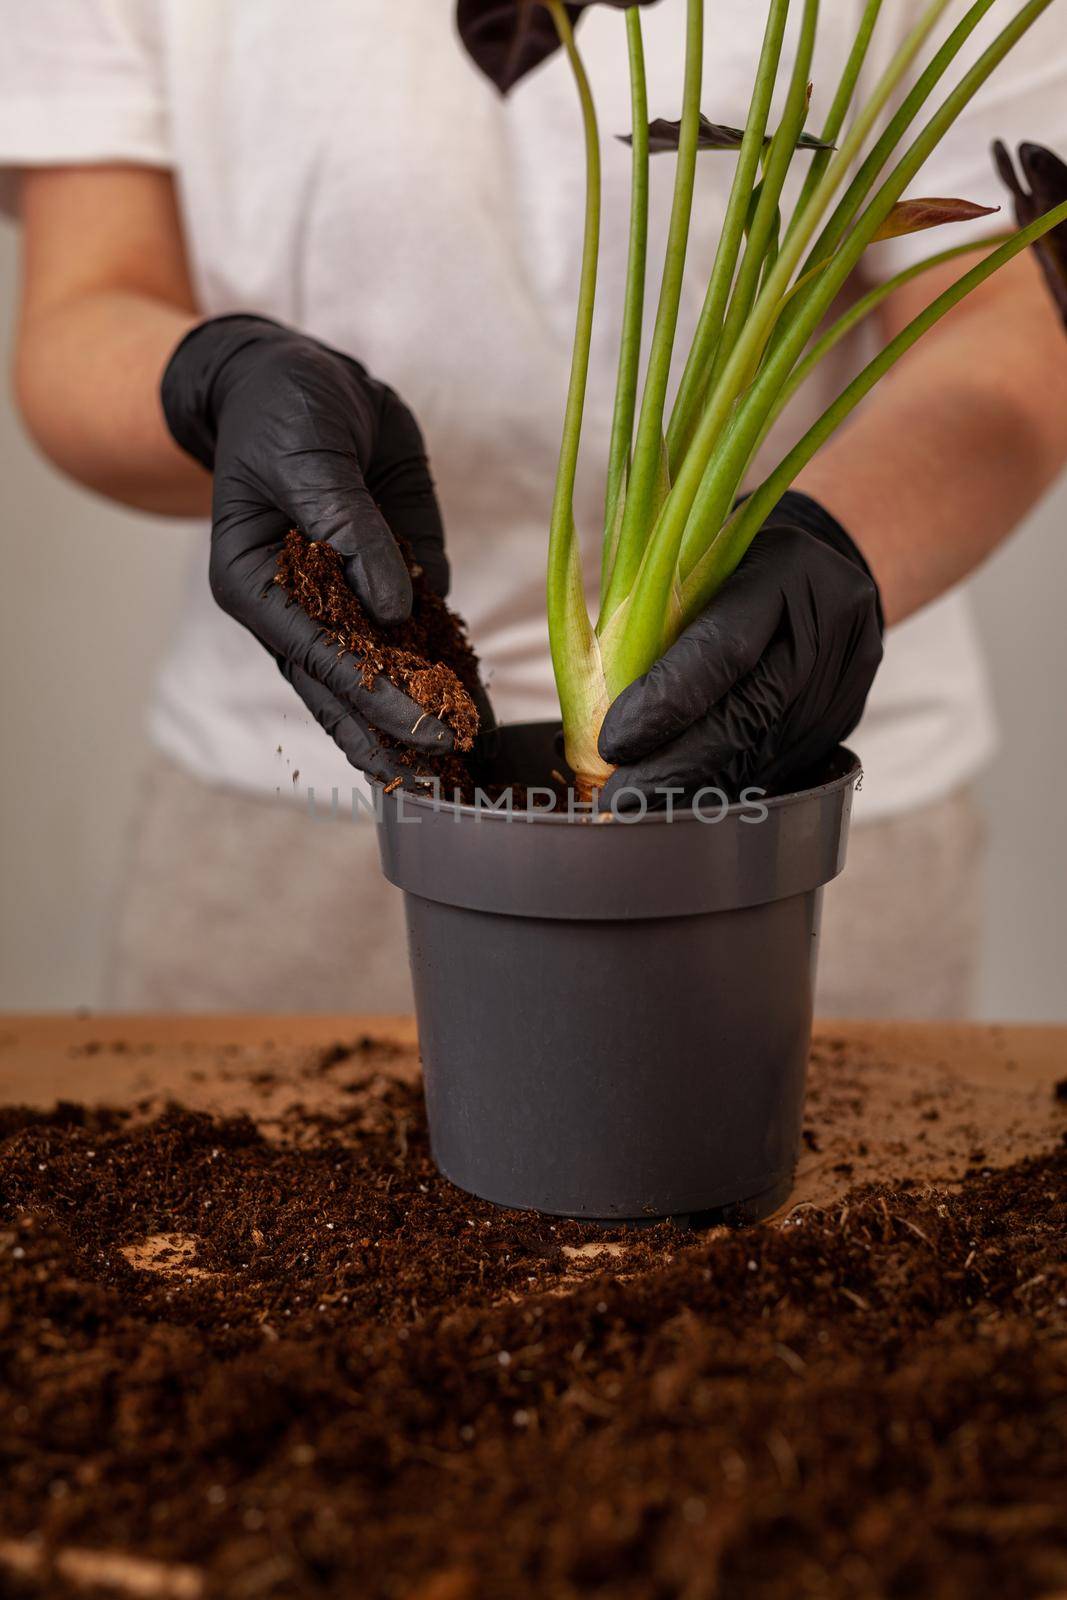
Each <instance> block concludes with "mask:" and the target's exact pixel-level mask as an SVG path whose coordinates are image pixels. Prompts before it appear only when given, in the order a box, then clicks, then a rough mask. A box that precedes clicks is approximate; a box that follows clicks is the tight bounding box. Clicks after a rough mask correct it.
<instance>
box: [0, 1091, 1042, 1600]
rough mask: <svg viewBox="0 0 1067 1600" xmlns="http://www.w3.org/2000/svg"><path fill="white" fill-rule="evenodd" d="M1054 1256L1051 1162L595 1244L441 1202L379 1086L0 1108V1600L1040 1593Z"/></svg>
mask: <svg viewBox="0 0 1067 1600" xmlns="http://www.w3.org/2000/svg"><path fill="white" fill-rule="evenodd" d="M620 1239H624V1240H625V1244H624V1245H621V1244H619V1243H618V1242H617V1241H618V1240H620ZM613 1241H616V1242H613ZM1065 1242H1067V1150H1061V1151H1060V1152H1059V1153H1057V1154H1051V1155H1048V1156H1045V1157H1042V1158H1040V1159H1035V1160H1030V1161H1026V1162H1023V1163H1020V1164H1018V1165H1016V1166H1014V1167H1010V1168H1007V1169H1004V1170H1001V1171H992V1172H991V1171H989V1170H988V1169H986V1170H983V1171H980V1172H975V1171H972V1172H971V1173H970V1174H969V1175H968V1176H967V1177H966V1178H965V1179H964V1181H963V1182H962V1183H959V1184H956V1185H953V1186H951V1187H948V1188H944V1189H940V1190H937V1189H934V1190H921V1189H917V1188H914V1187H907V1186H905V1187H887V1188H871V1189H864V1190H856V1191H854V1192H853V1194H852V1195H851V1196H849V1198H848V1200H847V1201H846V1202H845V1203H843V1204H840V1205H835V1206H833V1207H832V1208H829V1209H823V1210H816V1209H814V1208H810V1207H805V1208H801V1209H799V1210H798V1211H797V1212H796V1213H795V1214H794V1215H793V1216H792V1217H791V1218H789V1219H788V1220H787V1221H786V1222H785V1223H782V1224H780V1225H763V1226H761V1227H759V1228H754V1229H751V1230H749V1231H747V1232H744V1233H740V1234H729V1233H727V1232H725V1231H724V1230H719V1231H717V1232H715V1233H713V1234H710V1235H708V1236H705V1237H699V1236H697V1237H694V1236H693V1235H689V1234H683V1233H680V1232H677V1231H675V1230H673V1229H672V1228H671V1227H670V1226H669V1225H661V1226H658V1227H656V1228H650V1229H648V1230H646V1231H645V1232H643V1233H640V1234H638V1235H636V1236H635V1235H618V1234H617V1235H610V1234H609V1235H607V1236H605V1235H603V1234H600V1233H598V1232H596V1231H595V1230H591V1229H588V1228H584V1227H581V1226H579V1225H578V1224H576V1223H569V1222H563V1221H559V1220H554V1219H552V1218H546V1217H539V1216H534V1215H524V1214H516V1213H514V1212H508V1211H502V1210H498V1209H497V1208H495V1207H494V1206H491V1205H488V1204H484V1203H482V1202H481V1201H478V1200H475V1199H473V1198H471V1197H470V1196H467V1195H464V1194H461V1193H460V1192H459V1191H458V1190H457V1189H454V1188H452V1187H451V1186H450V1185H449V1184H448V1183H447V1182H446V1181H445V1180H444V1179H442V1178H441V1177H440V1176H439V1175H438V1174H437V1172H436V1171H435V1169H434V1166H433V1163H432V1161H431V1158H430V1153H429V1148H428V1143H427V1136H426V1127H425V1122H424V1118H423V1112H422V1105H421V1097H420V1095H419V1092H418V1090H417V1088H415V1087H412V1086H411V1085H408V1084H404V1083H400V1082H398V1081H396V1080H393V1079H391V1078H389V1077H387V1076H378V1077H375V1078H371V1079H370V1080H369V1081H368V1082H365V1083H363V1084H361V1085H359V1086H358V1087H357V1088H355V1089H354V1091H353V1097H352V1102H351V1110H350V1111H349V1112H347V1113H345V1114H344V1115H342V1116H339V1117H326V1116H324V1115H318V1116H310V1115H307V1114H306V1113H301V1111H300V1108H297V1109H296V1110H295V1111H294V1112H293V1113H291V1114H290V1120H289V1122H288V1124H287V1126H286V1127H285V1129H284V1131H283V1133H282V1136H281V1137H280V1138H279V1139H276V1140H268V1139H267V1138H266V1137H265V1136H264V1135H263V1134H262V1133H261V1132H259V1131H258V1130H257V1129H256V1128H255V1126H254V1125H253V1124H252V1123H251V1122H250V1121H248V1120H243V1119H238V1120H227V1121H220V1120H216V1119H212V1118H210V1117H208V1116H204V1115H200V1114H193V1113H189V1112H185V1111H181V1110H179V1109H172V1110H171V1111H169V1112H168V1113H167V1114H166V1115H164V1116H163V1117H162V1118H161V1119H159V1120H157V1121H155V1122H152V1123H148V1124H145V1123H137V1122H135V1121H132V1120H128V1119H125V1118H124V1117H123V1116H122V1115H121V1114H117V1113H113V1114H111V1115H107V1114H101V1113H96V1112H87V1111H85V1110H84V1109H80V1108H77V1107H61V1108H60V1109H59V1111H58V1112H53V1113H35V1112H32V1111H30V1112H23V1113H7V1114H5V1116H4V1117H3V1118H0V1479H2V1481H3V1483H4V1495H3V1501H4V1503H3V1507H2V1510H0V1591H2V1592H4V1593H21V1594H26V1595H44V1594H47V1595H49V1596H64V1595H68V1596H69V1595H76V1594H84V1593H86V1592H87V1590H89V1589H91V1592H93V1593H97V1592H102V1593H106V1594H111V1595H122V1594H134V1593H136V1594H139V1595H171V1596H179V1595H180V1596H183V1597H185V1600H200V1597H203V1600H211V1597H212V1596H215V1595H218V1596H226V1597H227V1600H234V1597H242V1596H243V1597H259V1596H265V1597H288V1596H293V1597H296V1596H306V1595H312V1594H314V1595H318V1596H323V1597H329V1596H338V1597H341V1596H344V1597H346V1600H347V1597H350V1596H352V1595H356V1594H358V1595H359V1596H360V1597H361V1600H505V1597H506V1600H578V1597H581V1596H589V1597H593V1596H597V1597H607V1596H610V1597H611V1600H649V1597H651V1596H656V1597H660V1600H735V1597H742V1596H743V1597H753V1596H758V1597H766V1600H805V1597H812V1600H814V1597H819V1600H827V1597H829V1600H836V1597H842V1600H844V1597H849V1600H852V1597H855V1600H861V1597H867V1596H871V1595H882V1596H900V1597H905V1596H913V1595H916V1596H917V1595H921V1596H923V1597H924V1600H973V1597H975V1596H981V1595H991V1596H992V1595H996V1596H997V1597H998V1600H1014V1597H1020V1600H1021V1597H1023V1596H1027V1597H1031V1596H1038V1595H1048V1596H1051V1595H1053V1594H1061V1593H1064V1592H1067V1475H1065V1474H1064V1470H1063V1466H1064V1459H1065V1453H1067V1251H1065V1248H1064V1246H1065ZM605 1244H606V1245H607V1246H608V1248H609V1249H610V1250H612V1251H614V1252H615V1253H614V1254H597V1253H596V1249H597V1248H600V1247H603V1246H604V1245H605ZM104 1573H106V1574H108V1575H109V1579H108V1581H107V1582H103V1581H102V1580H101V1575H102V1574H104ZM94 1574H95V1579H94Z"/></svg>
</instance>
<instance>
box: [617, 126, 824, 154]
mask: <svg viewBox="0 0 1067 1600" xmlns="http://www.w3.org/2000/svg"><path fill="white" fill-rule="evenodd" d="M681 129H682V124H681V123H680V122H668V121H667V119H666V118H665V117H657V118H656V120H655V121H654V122H650V123H649V125H648V148H649V151H650V153H651V154H652V155H658V154H659V153H660V152H662V151H664V150H677V148H678V139H679V136H680V134H681ZM744 137H745V130H744V129H743V128H728V127H727V126H726V124H725V123H723V122H709V121H708V119H707V117H705V116H701V118H700V136H699V138H698V140H697V148H698V149H699V150H740V148H741V141H742V139H743V138H744ZM618 138H619V139H620V140H621V142H622V143H623V144H632V143H633V136H632V135H631V134H629V133H620V134H619V135H618ZM770 142H771V135H770V134H768V135H767V137H766V138H765V139H764V141H763V143H764V144H765V145H768V144H770ZM835 148H836V147H835V146H834V145H832V144H827V143H826V141H825V140H824V139H816V137H815V135H814V134H813V133H802V134H801V135H800V137H799V139H798V140H797V149H798V150H833V149H835Z"/></svg>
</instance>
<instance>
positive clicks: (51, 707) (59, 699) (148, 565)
mask: <svg viewBox="0 0 1067 1600" xmlns="http://www.w3.org/2000/svg"><path fill="white" fill-rule="evenodd" d="M15 272H16V252H15V241H14V235H13V232H12V230H11V228H10V227H8V226H7V225H2V226H0V361H2V363H3V368H4V372H5V373H6V372H7V371H8V370H9V366H10V360H9V348H10V334H11V321H12V309H13V303H14V286H15ZM7 387H8V386H7V384H6V382H5V384H4V389H3V393H2V397H0V508H2V513H3V532H2V541H3V543H2V548H3V581H2V582H0V762H2V772H3V784H2V788H0V1008H8V1009H47V1008H52V1007H64V1008H65V1007H73V1006H79V1005H86V1006H94V1005H96V1004H98V1003H99V996H100V985H101V977H102V968H103V959H104V953H105V943H106V930H107V919H108V915H109V902H110V898H111V893H112V889H113V886H114V883H115V880H116V875H117V873H118V870H119V863H120V861H121V855H122V842H123V836H124V833H125V831H126V829H127V828H128V826H129V822H130V817H131V815H132V812H133V807H134V803H135V799H136V789H137V779H138V773H139V770H140V765H141V761H142V759H143V755H144V748H145V747H144V738H143V733H142V727H143V720H144V713H145V707H146V703H147V698H148V694H149V689H150V686H151V682H152V675H153V671H154V668H155V664H156V661H157V659H158V657H159V655H160V652H161V650H162V648H163V645H164V642H165V640H166V637H167V631H168V628H169V626H170V624H171V620H172V617H173V615H174V611H175V598H176V594H177V592H178V591H179V590H180V587H181V584H182V582H183V578H184V573H185V571H186V567H187V563H188V562H189V560H190V559H191V558H192V555H193V540H192V535H191V533H190V530H189V529H188V528H185V527H182V526H177V525H175V524H173V523H168V522H163V521H157V520H155V519H152V518H148V517H141V516H134V515H131V514H127V513H124V512H122V511H119V510H117V509H116V508H115V507H113V506H111V505H108V504H105V503H104V502H102V501H99V500H96V499H94V498H93V497H92V496H90V495H88V494H86V493H83V492H82V491H80V490H78V489H76V488H74V487H73V486H72V485H70V484H68V483H65V482H63V481H62V480H61V479H60V478H59V477H58V476H57V475H56V474H55V473H54V472H53V471H51V469H50V468H48V467H47V466H46V465H45V464H44V463H43V462H42V461H41V460H40V459H39V458H38V457H36V456H35V455H34V453H33V451H32V450H31V448H30V446H29V444H28V443H27V442H26V440H25V438H24V437H23V436H22V434H21V432H20V430H19V425H18V422H17V420H16V418H15V416H14V413H13V410H12V406H11V402H10V398H9V395H8V393H7ZM973 587H974V591H975V595H976V598H977V603H978V609H979V615H980V619H981V624H982V628H983V632H984V635H985V639H986V643H987V646H988V650H989V655H990V659H991V662H992V666H993V678H994V685H995V689H996V693H997V699H998V702H999V706H1000V711H1001V717H1002V721H1003V724H1004V745H1003V750H1002V754H1001V757H1000V759H999V761H998V762H997V764H996V766H995V768H994V769H993V771H992V772H991V773H990V774H989V778H988V781H987V783H986V784H985V800H986V805H987V808H988V814H989V824H990V844H991V856H990V885H989V888H990V893H989V901H988V917H987V926H986V938H985V964H984V975H983V982H982V992H981V1010H982V1014H983V1015H985V1016H989V1017H1001V1018H1005V1019H1007V1018H1019V1019H1056V1018H1064V1017H1067V892H1065V891H1067V819H1065V806H1064V798H1063V797H1064V792H1065V789H1067V718H1065V716H1064V703H1063V697H1064V690H1065V687H1067V626H1065V611H1067V484H1065V485H1064V486H1063V487H1062V488H1061V489H1060V490H1059V492H1058V493H1057V494H1056V495H1054V496H1053V497H1052V498H1051V499H1050V500H1049V501H1048V502H1047V503H1046V504H1045V505H1044V506H1043V507H1042V508H1041V510H1040V512H1039V513H1038V514H1037V515H1036V516H1035V517H1034V518H1032V520H1031V522H1030V524H1029V525H1028V526H1027V527H1026V528H1025V529H1024V530H1023V531H1022V532H1021V533H1020V534H1019V535H1018V536H1017V537H1016V538H1015V540H1014V541H1013V542H1012V543H1011V545H1010V546H1009V547H1008V548H1007V549H1006V550H1003V551H1002V552H1001V553H1000V554H999V555H998V556H997V557H996V558H995V559H994V561H992V562H991V563H990V565H989V566H988V567H987V568H986V569H985V571H984V572H983V573H981V574H980V576H979V577H978V578H977V579H976V580H975V583H974V586H973ZM918 914H921V912H919V913H918Z"/></svg>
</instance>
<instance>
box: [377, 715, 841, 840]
mask: <svg viewBox="0 0 1067 1600" xmlns="http://www.w3.org/2000/svg"><path fill="white" fill-rule="evenodd" d="M535 725H536V724H535V723H532V722H530V721H526V722H518V723H511V724H507V723H505V724H503V726H504V727H505V728H506V727H508V726H511V727H531V726H535ZM830 763H834V764H835V765H838V764H842V770H841V771H839V772H837V773H836V774H835V775H834V776H833V777H830V778H827V779H825V780H824V781H823V782H822V783H816V784H812V785H810V786H809V787H808V788H806V789H791V790H790V791H789V792H788V793H787V794H776V795H770V796H766V795H761V794H759V793H757V795H756V798H755V799H752V800H735V801H734V802H733V803H732V804H731V805H729V806H727V808H726V809H725V810H724V811H723V812H722V814H721V818H720V819H719V820H721V821H725V819H726V818H727V817H732V816H740V815H741V813H742V812H746V811H751V810H752V808H753V807H754V806H765V807H766V808H767V810H768V811H781V810H785V809H788V808H789V807H792V806H797V805H802V804H804V803H805V802H808V801H811V800H814V799H817V798H819V797H820V796H823V795H829V794H833V793H835V792H836V791H838V790H841V789H846V788H848V787H850V786H851V785H852V784H855V785H856V786H857V787H858V786H859V783H860V782H861V780H862V778H863V764H862V762H861V761H860V758H859V757H858V756H857V755H856V753H855V751H854V750H850V749H849V747H848V746H847V745H844V744H839V745H838V746H837V747H836V748H835V749H834V750H833V752H832V753H831V754H830V755H829V756H828V757H827V764H828V765H829V764H830ZM369 782H370V783H371V786H372V787H373V788H374V789H375V790H377V791H378V792H379V796H380V798H384V797H385V793H386V785H385V784H383V783H382V782H381V781H380V780H379V779H376V778H372V779H369ZM708 787H709V789H710V788H711V787H712V786H711V785H709V786H708ZM750 787H751V788H754V789H756V788H758V786H756V785H752V786H750ZM698 792H699V791H698ZM393 793H394V794H395V795H396V796H397V798H398V800H399V799H400V797H401V796H402V797H403V798H402V800H401V804H402V805H405V806H407V805H410V806H412V807H413V808H415V809H417V810H419V811H424V812H429V813H430V814H431V815H440V814H444V815H448V816H454V817H457V818H458V817H471V818H473V819H475V820H476V821H478V822H498V823H513V822H514V821H515V819H516V818H518V817H521V818H522V821H523V825H524V826H529V825H530V824H539V825H541V824H545V823H555V824H556V825H557V826H563V827H573V826H580V827H591V826H592V827H600V826H603V825H604V824H605V823H612V822H617V823H618V824H619V826H621V827H626V828H632V827H641V826H647V825H648V824H650V823H658V824H660V825H661V826H663V825H667V824H670V825H671V826H673V827H676V826H678V824H680V823H681V824H688V825H689V826H695V825H697V824H699V825H700V826H702V827H703V826H705V822H706V819H703V818H701V817H700V816H699V815H698V814H697V813H696V812H695V811H694V810H693V809H692V807H691V806H686V807H681V806H675V807H674V808H673V810H672V811H670V812H668V811H666V810H664V811H645V812H644V813H643V814H641V815H623V816H619V817H615V816H614V815H613V814H612V813H611V812H610V811H608V812H605V813H604V814H602V815H596V814H594V812H593V810H592V807H591V806H590V805H589V804H588V802H585V803H579V804H578V805H576V806H575V807H574V809H573V811H572V810H570V809H568V810H567V811H549V810H547V809H545V810H541V809H539V808H538V807H536V806H535V807H534V808H533V809H532V810H530V809H528V808H527V809H520V808H518V807H513V808H512V809H511V810H510V811H507V810H503V811H497V810H495V809H493V808H492V807H491V806H489V805H484V806H477V805H470V804H468V803H466V802H464V801H458V802H457V801H455V800H445V799H442V798H440V797H438V796H436V795H433V794H419V793H417V792H416V791H415V790H412V789H399V790H394V791H393Z"/></svg>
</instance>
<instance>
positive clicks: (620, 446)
mask: <svg viewBox="0 0 1067 1600" xmlns="http://www.w3.org/2000/svg"><path fill="white" fill-rule="evenodd" d="M626 42H627V49H628V53H629V60H630V112H631V123H632V127H633V160H632V166H631V178H630V248H629V253H628V256H627V262H626V293H625V298H624V302H623V317H622V338H621V341H620V344H619V376H618V382H617V384H616V387H615V411H614V415H613V417H612V422H611V445H610V448H609V451H608V477H607V492H606V495H605V503H604V553H603V559H602V561H601V565H600V599H601V603H603V600H604V597H605V595H606V593H607V587H608V583H609V582H610V579H611V572H612V568H613V566H614V564H615V546H616V543H617V541H618V535H619V510H620V500H621V497H622V495H623V494H624V492H625V485H626V482H627V479H628V477H629V471H630V451H631V449H632V446H633V431H634V414H635V412H636V410H637V375H638V368H639V366H640V361H641V327H642V322H643V317H644V305H645V266H646V261H647V256H648V89H647V86H646V82H645V52H644V43H643V40H642V36H641V12H640V10H639V8H638V7H637V6H631V7H630V8H629V10H628V11H627V12H626Z"/></svg>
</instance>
